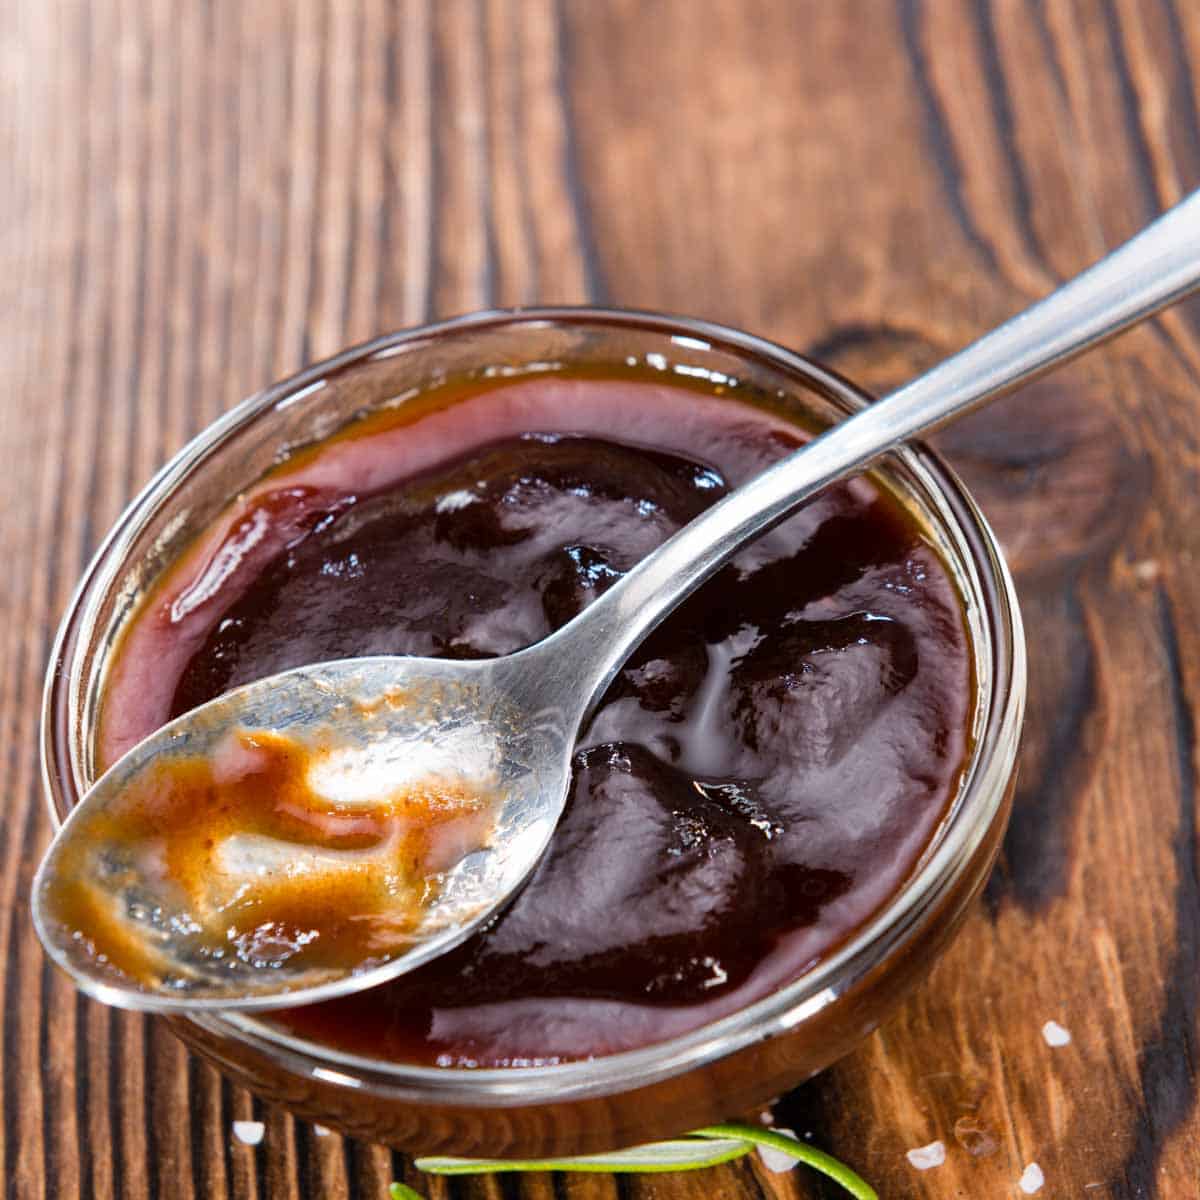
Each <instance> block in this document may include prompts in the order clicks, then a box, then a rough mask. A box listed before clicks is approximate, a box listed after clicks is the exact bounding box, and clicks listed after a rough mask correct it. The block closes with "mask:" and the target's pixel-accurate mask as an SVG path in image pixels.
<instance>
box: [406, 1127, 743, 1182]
mask: <svg viewBox="0 0 1200 1200" xmlns="http://www.w3.org/2000/svg"><path fill="white" fill-rule="evenodd" d="M752 1149H753V1146H751V1145H750V1144H749V1142H748V1141H747V1139H746V1138H743V1137H741V1136H735V1137H715V1136H714V1137H712V1138H690V1137H689V1138H678V1139H676V1140H674V1141H670V1142H651V1143H650V1144H649V1145H645V1146H631V1147H630V1148H629V1149H628V1150H610V1151H606V1152H605V1153H603V1154H584V1155H580V1156H578V1157H575V1158H543V1159H536V1160H532V1161H526V1162H519V1161H516V1160H513V1159H491V1158H418V1159H417V1160H416V1162H415V1164H414V1165H415V1166H416V1168H417V1170H418V1171H425V1172H426V1173H427V1174H430V1175H482V1174H488V1173H490V1172H492V1171H603V1172H605V1173H608V1174H614V1175H619V1174H627V1173H629V1172H634V1171H636V1172H639V1173H640V1172H662V1171H696V1170H699V1169H700V1168H701V1167H715V1166H716V1165H717V1164H718V1163H723V1162H729V1160H730V1159H734V1158H740V1157H741V1156H742V1155H743V1154H747V1153H749V1151H750V1150H752Z"/></svg>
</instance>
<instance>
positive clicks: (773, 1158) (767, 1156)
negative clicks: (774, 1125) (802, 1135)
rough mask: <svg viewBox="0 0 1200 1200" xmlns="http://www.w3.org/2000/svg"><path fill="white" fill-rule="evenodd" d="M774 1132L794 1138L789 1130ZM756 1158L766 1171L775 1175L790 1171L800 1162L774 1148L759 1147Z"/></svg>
mask: <svg viewBox="0 0 1200 1200" xmlns="http://www.w3.org/2000/svg"><path fill="white" fill-rule="evenodd" d="M775 1132H776V1133H782V1134H783V1135H784V1136H785V1137H795V1136H796V1135H795V1134H794V1133H793V1132H792V1131H791V1130H790V1129H776V1130H775ZM758 1157H759V1158H761V1159H762V1163H763V1166H764V1167H766V1168H767V1170H768V1171H773V1172H774V1173H775V1174H777V1175H780V1174H782V1173H783V1172H784V1171H790V1170H791V1169H792V1168H793V1167H794V1166H795V1165H796V1164H797V1163H798V1162H799V1161H800V1160H799V1159H798V1158H797V1157H796V1156H795V1155H794V1154H789V1153H788V1152H787V1151H786V1150H778V1149H776V1148H775V1147H774V1146H759V1147H758Z"/></svg>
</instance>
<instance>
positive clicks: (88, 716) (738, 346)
mask: <svg viewBox="0 0 1200 1200" xmlns="http://www.w3.org/2000/svg"><path fill="white" fill-rule="evenodd" d="M560 363H570V364H572V365H573V366H576V367H577V366H580V365H593V366H596V367H600V368H603V367H605V366H608V367H613V368H615V367H619V366H628V365H629V364H630V363H637V364H645V365H647V366H649V367H651V368H653V369H656V370H661V371H663V372H664V373H665V374H666V375H670V374H672V373H679V374H682V375H690V376H693V377H695V376H700V377H702V378H708V379H712V380H724V381H725V382H726V384H727V385H729V386H728V391H729V393H730V394H743V393H745V392H747V391H755V390H757V391H758V392H759V393H760V394H762V395H765V396H768V397H770V398H771V400H772V403H773V405H774V406H775V408H776V409H777V410H782V411H783V412H785V413H790V414H791V415H792V416H793V417H794V418H795V419H797V420H798V421H799V422H800V423H802V424H805V425H807V426H809V427H810V428H812V427H820V426H824V425H828V424H829V423H831V422H833V421H835V420H837V419H839V418H840V417H842V416H844V415H845V414H846V413H848V412H851V411H853V410H854V409H856V408H858V407H860V406H861V405H864V404H867V403H869V397H867V396H866V395H864V394H863V393H862V392H861V391H859V390H857V389H856V388H855V387H854V386H853V385H852V384H850V383H847V382H846V381H845V380H843V379H841V378H840V377H838V376H837V375H835V374H833V373H832V372H830V371H828V370H826V369H824V368H823V367H821V366H819V365H817V364H816V363H813V362H810V361H808V360H806V359H804V358H802V357H801V356H799V355H796V354H793V353H791V352H790V351H788V350H785V349H782V348H781V347H778V346H775V345H772V344H770V343H768V342H765V341H763V340H762V339H760V338H756V337H753V336H751V335H749V334H745V333H740V332H738V331H736V330H733V329H728V328H723V327H721V326H717V325H713V324H710V323H707V322H703V321H694V320H686V319H681V318H674V317H665V316H658V315H654V314H649V313H636V312H627V311H608V310H600V309H571V308H567V309H559V308H555V309H536V310H533V309H527V310H522V311H513V312H490V313H480V314H476V315H472V316H467V317H461V318H458V319H455V320H451V321H446V322H442V323H440V324H436V325H430V326H427V327H424V328H421V329H415V330H411V331H407V332H403V333H398V334H392V335H389V336H386V337H382V338H378V339H376V340H375V341H372V342H369V343H367V344H366V345H363V346H360V347H357V348H355V349H352V350H347V351H345V352H344V353H342V354H339V355H336V356H335V357H333V358H331V359H329V360H327V361H325V362H322V363H318V364H316V365H314V366H312V367H309V368H308V369H307V370H304V371H302V372H300V373H299V374H298V375H295V376H293V377H292V378H291V379H288V380H285V381H284V382H282V383H278V384H276V385H274V386H273V387H270V388H268V389H266V391H263V392H261V393H259V394H258V395H256V396H253V397H251V398H250V399H248V400H246V401H245V402H244V403H242V404H241V405H239V406H238V407H237V408H235V409H233V410H232V411H231V412H229V413H228V414H227V415H226V416H225V417H223V418H222V419H221V420H219V421H217V422H216V423H215V424H213V425H212V426H210V427H209V428H208V429H206V430H205V431H204V432H203V433H201V434H200V435H199V436H198V437H197V438H195V439H194V440H193V441H192V442H191V443H189V444H188V445H187V446H185V447H184V448H183V449H182V450H181V451H180V452H179V453H178V454H177V455H176V456H175V457H174V458H173V459H172V460H171V461H170V462H169V463H168V464H167V465H166V466H165V467H163V469H162V470H161V471H160V472H159V473H158V474H157V475H156V476H155V477H154V479H153V480H151V482H150V483H149V484H148V485H147V486H146V488H145V489H144V490H143V491H142V493H141V494H140V495H139V496H138V497H137V499H136V500H134V502H133V503H132V504H131V505H130V506H129V508H128V509H127V510H126V511H125V512H124V514H123V515H122V516H121V518H120V519H119V520H118V521H117V523H116V525H115V526H114V528H113V530H112V531H111V532H110V534H109V535H108V537H107V539H106V540H105V542H104V544H103V545H102V546H101V548H100V550H99V552H98V553H97V554H96V556H95V558H94V559H93V560H92V563H91V565H90V566H89V567H88V569H87V571H86V573H85V574H84V577H83V579H82V581H81V583H80V585H79V588H78V589H77V591H76V593H75V595H74V597H73V599H72V601H71V604H70V607H69V609H68V611H67V614H66V616H65V618H64V620H63V622H62V625H61V627H60V629H59V633H58V639H57V642H56V644H55V647H54V652H53V655H52V658H51V662H50V667H49V673H48V676H47V680H46V690H45V698H44V710H43V730H42V755H43V770H44V776H45V786H46V793H47V798H48V801H49V805H50V813H51V817H52V819H53V821H54V822H55V824H56V825H57V824H58V823H60V822H61V821H62V819H63V817H64V816H65V815H66V814H67V812H68V811H69V810H70V808H71V807H72V805H74V804H75V803H76V802H77V801H78V799H79V797H80V796H81V795H82V794H83V793H84V791H85V790H86V789H87V787H88V786H89V784H90V783H91V781H92V780H93V778H94V777H95V770H96V744H95V743H96V737H97V728H96V727H97V716H98V711H99V702H100V698H101V697H102V695H103V690H104V687H105V677H106V671H107V668H108V666H109V664H110V662H111V659H112V652H113V649H114V646H115V644H116V641H117V639H118V637H119V635H120V633H121V630H122V628H123V626H124V623H125V622H126V620H127V619H128V618H129V617H130V615H131V614H132V613H133V612H134V611H135V610H136V609H137V606H138V604H139V601H140V600H141V598H142V597H143V596H144V595H145V593H146V590H147V588H148V587H149V585H150V584H151V583H152V582H153V580H154V579H155V578H156V576H157V575H158V574H159V572H160V571H162V569H163V568H164V567H165V566H166V565H167V564H169V563H171V562H172V561H173V560H174V559H175V558H176V557H177V556H178V555H179V554H180V553H182V552H183V550H184V549H185V548H186V547H187V546H188V544H189V543H190V542H191V541H192V540H193V539H194V538H195V536H196V535H197V534H198V533H199V532H200V531H201V530H203V529H204V528H205V527H206V526H207V525H208V524H209V522H211V521H212V520H213V519H215V518H216V517H217V516H218V514H219V513H220V512H221V511H222V510H223V509H224V508H225V506H226V504H227V503H228V501H229V500H230V499H231V498H232V497H234V496H236V495H237V494H238V493H239V492H241V491H243V490H245V489H247V488H248V487H250V486H251V485H252V484H253V483H255V482H256V481H257V480H259V479H260V478H261V477H262V476H263V475H264V474H265V473H266V472H267V471H269V470H270V469H271V468H272V467H273V466H274V465H276V464H277V463H278V462H279V461H280V460H281V458H284V457H286V456H287V455H289V454H290V453H292V452H293V451H295V450H296V449H297V448H299V447H303V446H305V445H308V444H312V443H314V442H318V441H321V440H322V439H324V438H327V437H329V436H330V435H331V434H333V433H334V432H336V431H338V430H340V429H342V428H344V427H346V426H347V425H348V424H350V423H352V422H354V421H356V420H358V419H361V418H362V417H363V416H365V415H367V414H369V413H371V412H374V411H376V410H378V409H379V408H381V407H384V406H388V407H396V406H399V405H403V404H405V403H408V402H410V401H411V400H412V398H413V397H416V396H420V395H421V394H422V393H423V392H425V391H426V390H427V389H429V388H430V387H433V386H436V385H437V384H439V383H440V382H441V381H442V380H444V379H445V378H446V377H447V376H457V375H461V374H463V373H465V372H468V371H470V372H479V373H480V374H483V375H488V376H493V377H494V376H496V375H501V376H504V375H511V376H514V377H517V376H521V375H526V374H530V373H534V372H539V371H553V370H554V369H555V367H556V364H560ZM876 474H877V476H878V477H880V478H882V479H885V480H886V481H887V484H888V485H889V487H890V488H891V490H892V491H893V492H894V493H896V494H897V495H899V496H900V498H901V499H902V500H903V501H904V502H905V503H906V504H907V505H908V506H909V507H910V509H912V510H913V511H915V512H916V513H917V515H918V516H919V518H920V520H921V521H922V523H923V525H924V526H925V532H926V534H927V536H929V537H930V538H931V539H932V540H933V541H934V542H935V543H936V544H937V546H938V547H939V549H940V551H941V554H942V556H943V558H944V559H945V561H946V562H947V564H948V565H949V566H950V568H951V570H952V571H953V573H954V574H955V575H956V577H957V581H958V585H959V587H960V589H961V591H962V594H963V596H964V597H965V600H966V609H967V618H968V623H969V628H970V636H971V645H972V652H973V665H974V686H975V689H976V697H975V701H976V703H975V725H974V730H973V733H974V739H973V748H972V751H971V759H970V762H969V764H968V767H967V770H966V772H965V774H964V777H963V783H962V786H961V788H960V792H959V795H958V797H957V799H956V801H955V803H954V805H953V807H952V809H951V811H950V813H949V815H948V816H947V817H946V818H945V819H944V821H943V822H942V825H941V827H940V828H939V831H938V833H937V834H936V836H935V838H934V840H933V842H932V844H931V845H930V846H929V847H928V848H927V850H926V852H925V854H924V855H923V857H922V858H921V860H920V862H919V863H918V864H917V866H916V868H915V869H914V871H913V873H912V875H911V876H910V877H909V879H908V881H907V882H906V884H905V885H904V886H903V887H902V889H901V890H900V891H899V892H898V893H897V894H896V895H895V896H894V897H893V898H892V899H891V901H890V902H889V903H888V904H887V905H886V906H885V907H884V908H883V909H882V910H881V911H880V912H878V913H877V914H876V915H875V916H874V917H873V918H872V919H871V920H870V921H869V922H868V923H867V924H865V925H864V926H863V927H862V928H860V929H859V931H858V932H857V933H856V934H855V935H854V936H853V937H851V938H850V940H849V941H847V942H846V943H844V944H843V945H842V946H841V947H840V948H839V949H837V950H836V952H834V953H832V954H831V955H829V956H828V957H827V958H825V959H824V960H823V961H821V962H820V963H818V964H817V966H815V967H814V968H812V969H811V970H809V971H808V972H807V973H805V974H803V975H802V976H800V977H799V978H797V979H795V980H794V981H793V982H791V983H789V984H787V985H786V986H783V987H781V988H779V989H778V990H777V991H775V992H774V993H772V994H771V995H768V996H766V997H765V998H763V999H761V1000H759V1001H757V1002H756V1003H754V1004H751V1005H749V1006H748V1007H746V1008H744V1009H741V1010H740V1011H738V1012H735V1013H734V1014H732V1015H730V1016H727V1017H725V1018H723V1019H721V1020H719V1021H716V1022H714V1023H712V1024H710V1025H707V1026H705V1027H702V1028H700V1029H697V1030H695V1031H693V1032H691V1033H688V1034H686V1035H683V1036H680V1037H676V1038H674V1039H672V1040H670V1041H666V1042H662V1043H659V1044H656V1045H652V1046H648V1047H645V1048H643V1049H638V1050H633V1051H627V1052H623V1053H618V1054H613V1055H609V1056H605V1057H602V1058H595V1059H592V1060H588V1061H582V1062H569V1063H562V1064H558V1065H552V1066H537V1067H515V1068H505V1069H497V1070H479V1069H466V1068H440V1067H428V1066H416V1065H405V1064H397V1063H393V1062H388V1061H382V1060H372V1059H370V1058H365V1057H361V1056H355V1055H349V1054H344V1053H339V1052H335V1051H332V1050H330V1049H328V1048H325V1047H322V1046H320V1045H318V1044H315V1043H311V1042H307V1041H304V1040H302V1039H300V1038H297V1037H295V1036H292V1035H289V1034H287V1033H285V1032H283V1031H282V1030H281V1029H279V1028H277V1027H275V1026H273V1025H271V1024H269V1023H268V1022H267V1021H264V1020H262V1019H256V1018H254V1017H251V1016H248V1015H244V1014H228V1015H225V1016H215V1015H208V1014H206V1015H203V1016H196V1017H192V1018H188V1019H172V1021H171V1024H172V1026H173V1028H174V1030H175V1032H176V1033H177V1034H178V1035H179V1036H180V1037H181V1038H182V1039H183V1040H184V1041H185V1042H186V1043H187V1044H188V1045H189V1046H191V1047H192V1048H193V1049H194V1050H195V1051H196V1052H197V1053H198V1054H200V1055H201V1056H203V1057H204V1058H206V1059H208V1060H209V1061H210V1062H213V1063H215V1064H216V1065H217V1066H218V1067H219V1068H220V1069H221V1070H223V1071H225V1072H227V1073H228V1074H229V1075H230V1076H231V1077H232V1078H234V1079H235V1080H237V1081H238V1082H240V1083H243V1084H245V1085H246V1086H247V1087H249V1088H250V1089H251V1090H253V1091H255V1092H257V1093H258V1094H260V1095H261V1096H263V1097H264V1098H266V1099H269V1100H272V1101H276V1102H278V1103H280V1104H283V1105H284V1106H286V1107H287V1108H289V1109H291V1110H292V1111H293V1112H295V1113H296V1114H298V1115H299V1116H302V1117H305V1118H308V1119H311V1120H314V1121H319V1122H321V1123H322V1124H325V1125H329V1126H333V1127H335V1128H338V1129H340V1130H342V1131H344V1132H346V1133H349V1134H352V1135H354V1136H357V1137H362V1138H367V1139H371V1140H376V1141H381V1142H386V1143H389V1144H391V1145H393V1146H396V1147H399V1148H402V1149H405V1150H412V1151H420V1152H425V1153H453V1154H464V1155H481V1156H493V1157H505V1156H507V1157H540V1156H548V1155H568V1154H583V1153H590V1152H594V1151H600V1150H608V1149H613V1148H616V1147H621V1146H627V1145H631V1144H634V1143H637V1142H644V1141H648V1140H652V1139H657V1138H661V1137H668V1136H671V1135H674V1134H678V1133H680V1132H683V1131H685V1130H688V1129H692V1128H696V1127H699V1126H702V1125H706V1124H711V1123H713V1122H715V1121H717V1120H719V1119H722V1118H726V1117H729V1116H730V1115H735V1114H739V1113H744V1112H747V1111H749V1110H751V1109H754V1108H756V1107H757V1106H760V1105H762V1104H763V1103H765V1102H768V1101H770V1100H771V1099H772V1098H773V1097H775V1096H778V1095H779V1094H780V1093H782V1092H784V1091H787V1090H788V1089H789V1088H791V1087H794V1086H795V1085H796V1084H798V1083H800V1082H802V1081H803V1080H804V1079H806V1078H808V1077H810V1076H811V1075H813V1074H815V1073H816V1072H817V1071H820V1070H821V1069H822V1068H824V1067H826V1066H828V1065H829V1064H830V1063H831V1062H833V1061H834V1060H836V1059H837V1058H839V1057H840V1056H841V1055H843V1054H845V1053H846V1052H847V1051H848V1050H850V1049H851V1048H852V1047H853V1046H854V1045H855V1044H856V1043H857V1042H859V1041H860V1040H861V1039H862V1038H864V1037H866V1036H867V1034H869V1033H870V1032H871V1031H872V1030H873V1029H874V1028H875V1027H876V1026H877V1025H878V1024H879V1023H880V1021H881V1020H883V1018H884V1017H885V1016H886V1015H887V1014H888V1013H889V1012H890V1011H891V1010H892V1009H893V1008H895V1006H896V1005H897V1004H898V1003H899V1001H900V1000H901V998H902V997H903V996H904V995H905V994H906V993H907V992H908V991H909V990H910V989H911V988H912V987H913V985H914V984H916V983H917V982H918V981H919V980H920V979H921V978H922V977H923V976H924V974H925V973H926V972H927V970H928V969H929V967H930V966H931V965H932V963H933V961H934V959H935V958H936V957H937V955H938V954H939V952H940V951H941V950H942V949H943V947H944V946H945V945H946V944H947V942H948V941H949V939H950V937H951V936H952V934H953V933H954V931H955V930H956V929H957V927H958V925H959V923H960V921H961V919H962V917H963V914H964V912H965V910H966V909H967V906H968V905H969V903H970V902H971V900H972V899H973V898H974V897H975V896H976V894H977V893H978V892H979V890H980V888H981V887H982V886H983V883H984V881H985V879H986V877H987V874H988V871H989V870H990V868H991V866H992V863H993V861H994V859H995V856H996V853H997V850H998V848H999V845H1000V841H1001V837H1002V835H1003V832H1004V826H1005V823H1006V820H1007V816H1008V810H1009V804H1010V800H1011V794H1012V788H1013V782H1014V763H1015V758H1016V752H1017V743H1018V737H1019V732H1020V725H1021V715H1022V710H1023V707H1024V699H1025V649H1024V639H1023V635H1022V630H1021V620H1020V615H1019V612H1018V609H1017V601H1016V596H1015V595H1014V592H1013V585H1012V580H1011V579H1010V577H1009V573H1008V570H1007V568H1006V567H1005V564H1004V560H1003V558H1002V556H1001V552H1000V549H999V547H998V546H997V544H996V540H995V537H994V536H993V534H992V532H991V530H990V529H989V528H988V526H987V523H986V522H985V521H984V519H983V517H982V516H981V514H980V513H979V511H978V509H977V508H976V506H975V504H974V503H973V501H972V500H971V498H970V496H969V495H968V494H967V492H966V491H965V489H964V488H963V486H962V484H961V483H960V482H959V481H958V480H957V479H956V478H955V476H954V475H953V473H952V472H950V471H949V470H948V469H947V468H946V467H945V466H944V465H943V464H942V463H941V462H940V461H939V460H938V459H937V457H936V456H935V455H933V454H931V453H930V452H929V450H927V449H926V448H924V447H922V446H919V445H914V446H909V447H906V448H905V449H903V450H902V451H899V452H897V453H894V454H891V455H889V456H888V457H887V458H886V459H884V460H883V461H882V462H881V464H880V466H879V467H878V468H876Z"/></svg>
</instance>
